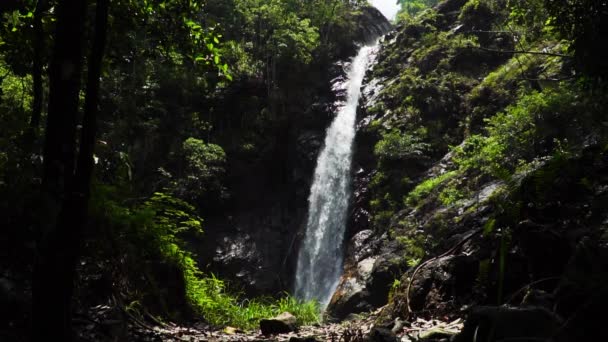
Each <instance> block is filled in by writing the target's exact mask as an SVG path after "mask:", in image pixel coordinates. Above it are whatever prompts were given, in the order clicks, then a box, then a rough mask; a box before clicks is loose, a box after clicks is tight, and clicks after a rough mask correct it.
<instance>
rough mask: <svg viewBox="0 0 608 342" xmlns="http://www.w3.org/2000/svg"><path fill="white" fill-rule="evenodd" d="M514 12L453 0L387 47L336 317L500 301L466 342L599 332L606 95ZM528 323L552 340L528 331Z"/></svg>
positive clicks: (461, 308) (480, 317) (368, 93)
mask: <svg viewBox="0 0 608 342" xmlns="http://www.w3.org/2000/svg"><path fill="white" fill-rule="evenodd" d="M507 5H508V4H507V2H506V1H466V0H446V1H442V2H440V3H439V5H438V6H436V7H435V8H433V9H429V10H427V11H424V12H423V13H421V14H419V15H418V16H416V17H411V18H409V19H407V20H406V21H405V22H403V23H401V24H400V26H398V27H397V28H396V30H395V31H393V32H391V33H390V34H388V35H387V36H386V37H385V38H384V41H383V43H382V49H381V51H380V54H379V56H378V63H377V64H376V65H375V67H374V68H373V70H372V72H371V75H370V76H369V78H368V80H367V82H366V84H367V85H366V89H365V91H364V93H365V101H364V102H363V104H362V108H361V115H360V120H359V125H358V133H357V134H358V138H357V156H356V161H355V164H356V165H355V167H354V169H353V172H354V175H353V177H354V184H355V199H354V206H353V209H352V213H351V220H350V227H349V238H350V241H349V242H348V252H347V253H348V255H347V262H346V265H345V273H344V275H343V277H342V281H341V284H340V286H339V288H338V291H337V292H336V294H335V295H334V297H333V299H332V302H331V303H330V306H329V308H328V314H329V315H330V316H333V317H335V318H339V319H342V318H345V317H346V316H347V315H348V314H350V313H355V312H365V311H368V310H370V309H372V308H376V307H380V306H383V305H385V304H387V303H388V306H387V307H386V308H385V309H384V310H383V314H384V315H385V318H387V319H388V318H390V319H393V318H395V317H401V318H407V319H409V318H411V317H412V316H424V317H428V316H432V317H438V316H441V317H457V316H462V315H464V314H465V312H467V311H466V310H467V308H471V307H474V306H475V305H486V306H488V305H489V306H488V308H489V309H487V310H485V309H484V310H485V311H484V310H481V313H480V312H479V311H475V310H473V311H471V314H470V320H469V322H468V323H467V327H466V328H465V331H464V333H463V335H462V336H461V337H462V340H463V341H467V340H470V339H471V338H472V336H473V332H474V331H475V329H476V328H479V329H482V331H483V334H486V335H487V336H486V337H488V338H490V335H488V334H491V333H492V331H491V325H492V324H493V323H492V322H495V323H496V322H497V321H500V320H503V321H502V323H501V324H502V325H501V327H500V331H497V332H495V333H496V334H497V335H496V336H492V338H493V337H497V338H499V339H500V338H522V337H523V336H527V337H530V336H536V337H543V338H544V337H547V336H552V335H551V334H560V335H561V336H564V338H565V339H564V340H576V338H578V337H579V336H578V335H577V334H579V333H580V331H583V330H584V329H582V328H584V327H589V326H592V325H593V324H594V323H589V322H585V321H584V319H583V317H591V316H593V315H594V313H595V312H596V311H597V310H598V309H599V307H598V305H601V304H595V303H599V302H603V303H605V300H606V294H605V291H603V290H600V284H601V283H602V281H605V280H606V279H607V277H608V272H607V271H608V269H606V263H605V261H604V260H605V259H602V258H601V257H599V256H600V255H603V254H604V253H605V252H606V234H607V231H608V230H607V229H608V226H607V225H606V222H607V219H608V216H607V215H608V210H607V209H608V208H607V207H606V205H605V204H604V203H607V202H606V199H607V198H606V194H607V193H606V191H605V189H606V184H607V181H608V179H607V178H606V177H605V176H604V175H603V171H602V170H603V169H604V168H605V167H606V165H607V164H606V163H607V161H608V159H606V158H607V157H608V154H607V149H606V146H608V145H606V138H605V136H606V134H605V133H606V132H605V126H604V124H603V123H602V122H604V119H602V115H601V112H602V110H601V109H600V108H603V105H598V107H595V109H594V105H591V106H590V103H591V102H596V101H599V102H601V103H605V102H603V101H605V97H602V99H599V98H598V97H597V96H596V95H593V94H590V93H589V92H587V90H585V89H581V88H578V87H577V86H576V85H575V84H574V82H563V80H568V79H571V78H572V75H573V74H574V73H575V71H574V70H573V68H572V65H571V64H570V63H569V60H568V58H567V57H560V53H559V51H562V50H563V46H561V43H560V42H559V41H558V40H556V39H555V38H554V37H551V36H548V35H546V34H545V33H542V32H537V33H535V34H532V33H529V36H525V37H523V36H522V35H521V33H516V32H513V31H510V30H509V29H505V28H508V27H510V26H509V24H512V25H514V24H513V22H512V21H510V20H512V18H511V19H510V15H511V16H512V14H510V13H511V12H510V9H509V8H508V6H507ZM523 39H526V44H527V45H526V46H525V48H524V47H523V46H522V43H521V41H522V40H523ZM526 49H527V50H526ZM516 50H520V51H522V53H521V54H520V53H518V54H513V52H514V51H516ZM528 50H529V51H542V52H541V53H539V54H535V53H532V54H526V53H525V51H528ZM600 97H601V96H600ZM576 113H578V114H576ZM581 113H584V114H582V116H578V115H580V114H581ZM583 269H585V270H588V271H582V270H583ZM591 270H593V271H591ZM586 272H593V274H594V275H593V276H591V273H587V275H584V274H585V273H586ZM597 301H599V302H597ZM496 303H499V304H509V305H511V307H498V306H492V305H496ZM520 309H521V310H520ZM517 310H519V311H517ZM526 310H527V311H526ZM530 310H531V311H530ZM535 310H536V311H535ZM547 310H548V311H549V312H550V313H549V316H546V311H547ZM579 310H580V311H579ZM530 312H532V313H530ZM539 312H540V313H539ZM581 313H583V314H581ZM543 315H544V316H543ZM546 317H549V318H548V320H545V318H546ZM569 317H570V318H571V319H573V320H574V321H571V322H569V324H564V325H561V326H560V324H562V323H563V321H564V320H565V319H568V318H569ZM593 317H594V316H593ZM518 320H519V321H518ZM525 320H528V321H529V322H539V323H538V324H537V325H536V326H537V328H536V330H534V329H532V331H530V330H528V331H524V330H525V328H521V329H519V330H518V329H516V328H515V327H516V326H517V324H518V323H517V322H521V321H525ZM542 322H544V323H542ZM547 322H548V323H547ZM558 322H559V323H558ZM541 323H542V324H541ZM545 323H546V324H545ZM557 326H560V327H561V328H560V329H561V330H559V331H558V330H556V329H557V328H556V327H557ZM511 328H512V332H508V331H509V329H511ZM545 328H547V329H546V330H543V329H545ZM488 329H489V330H488ZM581 329H582V330H581ZM596 330H597V329H596ZM501 334H502V335H501ZM526 334H532V335H526ZM467 338H468V339H467Z"/></svg>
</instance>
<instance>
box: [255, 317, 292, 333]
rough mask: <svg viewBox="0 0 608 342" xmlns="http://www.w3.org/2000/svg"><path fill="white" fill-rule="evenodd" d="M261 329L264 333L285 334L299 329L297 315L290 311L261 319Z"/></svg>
mask: <svg viewBox="0 0 608 342" xmlns="http://www.w3.org/2000/svg"><path fill="white" fill-rule="evenodd" d="M260 330H262V334H263V335H266V336H267V335H275V334H285V333H290V332H293V331H296V330H298V326H297V319H296V316H294V315H292V314H290V313H289V312H283V313H282V314H280V315H278V316H276V317H273V318H270V319H263V320H261V321H260Z"/></svg>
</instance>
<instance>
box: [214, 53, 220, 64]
mask: <svg viewBox="0 0 608 342" xmlns="http://www.w3.org/2000/svg"><path fill="white" fill-rule="evenodd" d="M213 62H214V63H215V64H220V56H218V55H215V56H213Z"/></svg>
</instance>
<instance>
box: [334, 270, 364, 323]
mask: <svg viewBox="0 0 608 342" xmlns="http://www.w3.org/2000/svg"><path fill="white" fill-rule="evenodd" d="M367 297H369V292H367V290H366V288H365V285H364V284H362V283H361V282H360V281H359V280H358V279H357V278H356V277H349V276H342V279H341V281H340V284H339V285H338V288H337V290H336V292H335V293H334V295H333V297H332V298H331V301H330V302H329V305H328V307H327V310H326V313H327V315H328V316H330V317H331V318H333V319H338V320H342V319H344V318H345V317H346V316H348V314H352V313H359V312H364V311H367V310H369V309H371V308H372V307H371V306H370V305H369V304H368V303H367V301H366V300H365V299H366V298H367Z"/></svg>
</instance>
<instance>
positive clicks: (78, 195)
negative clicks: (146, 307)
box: [32, 0, 109, 341]
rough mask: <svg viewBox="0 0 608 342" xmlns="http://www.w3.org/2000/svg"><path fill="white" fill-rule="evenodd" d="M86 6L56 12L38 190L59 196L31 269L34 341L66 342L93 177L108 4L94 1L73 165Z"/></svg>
mask: <svg viewBox="0 0 608 342" xmlns="http://www.w3.org/2000/svg"><path fill="white" fill-rule="evenodd" d="M85 3H86V2H85V1H81V0H64V1H62V2H60V4H59V8H58V22H57V33H56V37H55V40H56V45H55V52H54V53H55V55H54V57H53V61H52V63H51V70H50V96H49V114H48V120H47V135H46V140H45V160H44V163H45V169H44V172H45V173H44V181H43V188H44V191H46V193H47V194H48V197H49V198H50V199H51V200H58V199H59V198H60V197H59V196H62V197H63V200H62V205H61V209H60V211H59V214H58V216H57V218H56V225H55V226H54V228H53V229H51V230H50V231H49V232H48V233H47V234H46V235H44V237H43V239H42V242H41V244H40V246H39V252H38V253H39V254H38V256H37V261H36V265H35V270H34V284H33V331H32V339H33V340H34V341H41V340H47V339H49V338H51V339H53V340H57V341H70V340H71V339H72V334H71V305H70V303H71V299H72V293H73V286H74V278H75V273H76V262H77V260H78V255H79V247H80V244H81V239H82V232H83V229H84V226H85V224H86V219H87V208H88V200H89V193H90V180H91V176H92V173H93V148H94V144H95V134H96V116H97V115H96V114H97V106H98V93H99V78H100V71H101V62H102V58H103V50H104V46H105V40H106V27H107V17H108V6H109V4H108V3H109V2H108V0H98V2H97V14H96V22H95V38H94V43H93V46H92V50H91V57H90V59H89V75H88V81H87V93H86V97H85V113H84V119H83V123H82V131H81V138H80V148H79V155H78V160H77V161H76V160H75V151H74V149H75V144H76V143H75V132H76V123H77V113H78V95H79V91H80V77H81V73H82V33H83V31H84V16H85Z"/></svg>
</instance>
